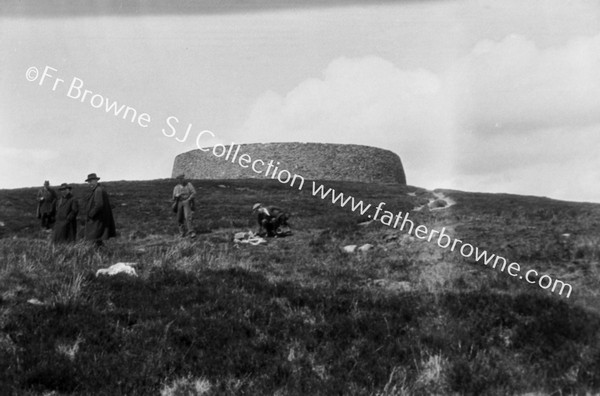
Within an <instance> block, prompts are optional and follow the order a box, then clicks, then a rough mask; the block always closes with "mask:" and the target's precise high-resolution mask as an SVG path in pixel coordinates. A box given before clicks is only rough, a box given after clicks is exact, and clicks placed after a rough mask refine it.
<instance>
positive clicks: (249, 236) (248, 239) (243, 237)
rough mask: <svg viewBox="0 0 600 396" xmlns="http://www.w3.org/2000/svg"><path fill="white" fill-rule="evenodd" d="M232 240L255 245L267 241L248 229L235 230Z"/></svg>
mask: <svg viewBox="0 0 600 396" xmlns="http://www.w3.org/2000/svg"><path fill="white" fill-rule="evenodd" d="M233 242H234V243H248V244H250V245H254V246H256V245H260V244H265V243H267V240H266V239H265V238H262V237H259V236H258V235H256V234H255V233H253V232H252V231H248V232H237V233H236V234H235V235H234V236H233Z"/></svg>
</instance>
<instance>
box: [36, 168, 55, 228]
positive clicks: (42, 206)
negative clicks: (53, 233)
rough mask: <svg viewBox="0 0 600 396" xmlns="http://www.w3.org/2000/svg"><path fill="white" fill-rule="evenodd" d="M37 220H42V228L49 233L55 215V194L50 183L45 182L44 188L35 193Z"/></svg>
mask: <svg viewBox="0 0 600 396" xmlns="http://www.w3.org/2000/svg"><path fill="white" fill-rule="evenodd" d="M37 201H38V206H37V218H38V219H41V220H42V228H44V229H45V230H46V231H50V227H51V226H52V224H53V223H54V216H55V215H56V192H55V191H54V190H53V189H52V188H50V182H49V181H48V180H46V181H45V182H44V187H42V188H40V190H39V191H38V193H37Z"/></svg>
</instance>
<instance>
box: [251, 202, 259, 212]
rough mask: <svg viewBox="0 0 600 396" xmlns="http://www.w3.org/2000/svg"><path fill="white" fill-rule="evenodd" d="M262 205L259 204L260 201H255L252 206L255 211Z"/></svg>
mask: <svg viewBox="0 0 600 396" xmlns="http://www.w3.org/2000/svg"><path fill="white" fill-rule="evenodd" d="M260 206H261V204H259V203H255V204H254V205H253V206H252V211H255V210H256V209H258V208H260Z"/></svg>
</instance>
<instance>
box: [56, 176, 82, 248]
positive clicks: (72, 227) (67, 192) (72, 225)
mask: <svg viewBox="0 0 600 396" xmlns="http://www.w3.org/2000/svg"><path fill="white" fill-rule="evenodd" d="M58 191H59V192H60V194H61V197H60V199H59V200H58V204H57V206H56V224H55V225H54V234H53V235H52V242H53V243H61V242H75V239H77V213H78V212H79V204H78V203H77V200H76V199H75V198H74V197H73V195H72V194H71V186H69V185H67V183H63V184H61V185H60V188H59V189H58Z"/></svg>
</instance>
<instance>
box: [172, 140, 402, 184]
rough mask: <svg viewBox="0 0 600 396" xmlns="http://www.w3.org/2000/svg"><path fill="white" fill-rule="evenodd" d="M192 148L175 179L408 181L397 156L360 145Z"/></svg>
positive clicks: (180, 157)
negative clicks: (183, 175)
mask: <svg viewBox="0 0 600 396" xmlns="http://www.w3.org/2000/svg"><path fill="white" fill-rule="evenodd" d="M208 149H209V150H208V151H201V150H192V151H188V152H185V153H182V154H179V155H178V156H177V157H175V163H174V165H173V173H172V175H173V177H176V176H178V175H180V174H185V176H186V178H190V179H246V178H269V179H274V178H280V181H281V178H284V179H285V178H286V175H287V173H285V172H283V171H284V170H285V171H288V172H290V174H291V175H299V176H302V177H303V178H305V179H307V180H345V181H360V182H369V183H372V182H377V183H399V184H406V176H405V174H404V168H403V167H402V162H401V160H400V157H398V155H396V154H394V153H393V152H391V151H389V150H384V149H380V148H375V147H370V146H361V145H355V144H328V143H253V144H241V145H237V144H235V145H233V147H232V146H221V145H217V146H215V147H209V148H208Z"/></svg>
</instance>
